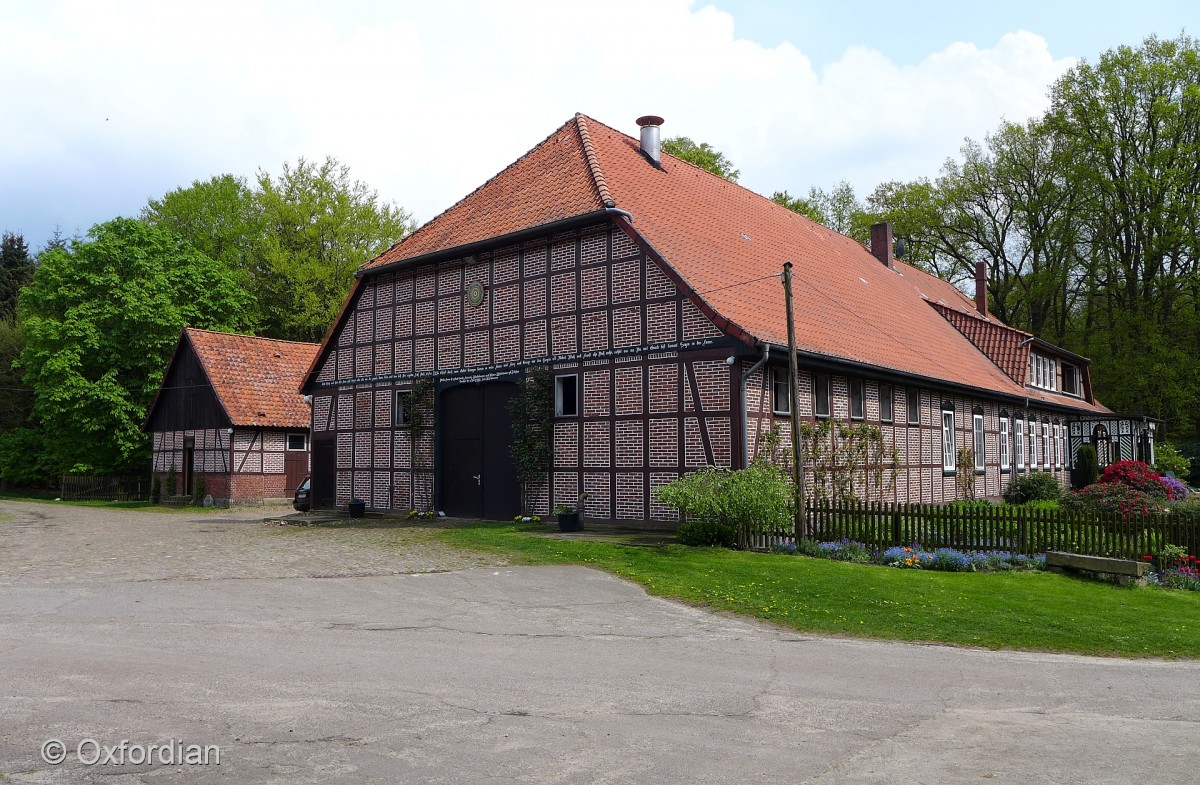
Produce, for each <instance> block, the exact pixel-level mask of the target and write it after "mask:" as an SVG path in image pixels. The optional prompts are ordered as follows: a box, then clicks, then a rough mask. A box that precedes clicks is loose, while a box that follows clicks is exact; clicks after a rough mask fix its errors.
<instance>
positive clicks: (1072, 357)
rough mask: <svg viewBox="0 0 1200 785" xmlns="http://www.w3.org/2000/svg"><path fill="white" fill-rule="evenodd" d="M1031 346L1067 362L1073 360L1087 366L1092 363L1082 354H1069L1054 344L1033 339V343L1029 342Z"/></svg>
mask: <svg viewBox="0 0 1200 785" xmlns="http://www.w3.org/2000/svg"><path fill="white" fill-rule="evenodd" d="M1031 345H1032V346H1036V347H1038V348H1039V349H1045V350H1046V351H1048V352H1053V353H1055V354H1058V355H1061V356H1063V357H1066V358H1067V359H1068V360H1074V361H1075V362H1077V363H1079V364H1081V365H1089V364H1091V362H1092V361H1091V360H1090V359H1089V358H1087V357H1084V356H1083V355H1082V354H1075V352H1069V351H1067V350H1066V349H1064V348H1062V347H1061V346H1055V345H1054V344H1052V343H1050V342H1049V341H1044V340H1042V339H1041V338H1034V339H1033V341H1032V342H1031Z"/></svg>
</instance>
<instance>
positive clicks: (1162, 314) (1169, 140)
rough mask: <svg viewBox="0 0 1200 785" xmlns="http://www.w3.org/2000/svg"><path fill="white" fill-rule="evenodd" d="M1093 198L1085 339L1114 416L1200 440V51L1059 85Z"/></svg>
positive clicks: (1125, 54) (1055, 118) (1080, 169)
mask: <svg viewBox="0 0 1200 785" xmlns="http://www.w3.org/2000/svg"><path fill="white" fill-rule="evenodd" d="M1046 122H1047V125H1048V127H1049V128H1050V129H1051V130H1052V132H1053V133H1054V135H1055V139H1056V143H1057V144H1058V145H1059V146H1060V148H1061V150H1062V152H1063V155H1064V156H1065V158H1066V159H1067V160H1069V161H1070V162H1071V170H1070V175H1069V177H1070V185H1071V187H1072V188H1073V189H1075V190H1077V191H1078V192H1079V193H1081V194H1083V195H1084V196H1085V197H1086V203H1085V204H1084V207H1083V209H1082V210H1081V214H1080V223H1081V224H1082V225H1083V226H1084V227H1085V230H1086V235H1085V236H1084V237H1083V239H1082V241H1081V250H1082V252H1081V256H1082V257H1083V260H1082V262H1081V265H1080V269H1079V271H1078V273H1077V275H1078V277H1079V278H1080V280H1082V281H1083V282H1084V284H1085V286H1086V288H1087V297H1086V299H1085V301H1084V302H1083V303H1082V304H1081V307H1080V312H1081V314H1080V318H1079V319H1077V320H1076V324H1075V329H1074V338H1073V339H1074V340H1075V341H1076V342H1077V343H1078V344H1079V346H1080V347H1081V349H1082V351H1083V352H1084V353H1087V354H1090V355H1092V356H1093V357H1102V358H1104V362H1103V363H1097V371H1098V373H1096V374H1094V381H1095V386H1096V388H1097V391H1098V393H1099V394H1100V396H1101V397H1102V398H1103V399H1104V400H1105V402H1106V403H1107V404H1108V405H1109V406H1112V407H1114V408H1117V409H1125V410H1134V411H1137V410H1140V411H1144V412H1146V413H1148V414H1151V415H1154V416H1158V417H1163V418H1164V419H1166V420H1168V422H1169V423H1171V425H1172V434H1173V435H1175V436H1180V437H1185V438H1186V437H1188V436H1190V435H1194V434H1196V433H1198V432H1200V371H1198V369H1200V249H1198V246H1200V47H1198V46H1197V42H1196V40H1195V39H1192V38H1189V37H1187V36H1184V35H1181V36H1179V37H1178V38H1176V39H1174V40H1162V39H1159V38H1157V37H1156V36H1150V37H1149V38H1147V39H1146V40H1145V41H1144V42H1143V43H1142V45H1141V46H1140V47H1137V48H1133V47H1129V46H1121V47H1118V48H1116V49H1112V50H1110V51H1108V52H1105V53H1104V54H1103V55H1101V57H1100V59H1099V62H1098V63H1096V64H1095V65H1092V64H1090V63H1086V62H1084V63H1081V64H1079V65H1077V66H1076V67H1075V68H1073V69H1071V70H1070V71H1068V72H1067V73H1066V74H1065V75H1063V77H1062V78H1060V79H1059V81H1058V82H1057V83H1056V84H1055V85H1054V88H1053V90H1052V92H1051V108H1050V111H1049V112H1048V114H1047V119H1046Z"/></svg>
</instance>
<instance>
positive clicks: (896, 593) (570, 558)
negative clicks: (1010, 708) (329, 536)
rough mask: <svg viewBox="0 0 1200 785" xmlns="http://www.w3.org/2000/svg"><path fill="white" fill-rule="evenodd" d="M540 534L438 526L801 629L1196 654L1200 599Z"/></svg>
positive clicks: (452, 534)
mask: <svg viewBox="0 0 1200 785" xmlns="http://www.w3.org/2000/svg"><path fill="white" fill-rule="evenodd" d="M544 531H546V529H545V528H544V527H537V526H532V527H531V526H517V525H513V524H478V525H467V526H461V527H454V528H448V529H445V530H441V531H439V532H438V537H440V538H442V539H443V540H445V541H447V542H450V543H452V544H454V545H458V546H462V547H466V548H476V549H482V550H489V551H496V552H500V553H503V554H505V555H506V556H508V557H509V558H511V559H512V560H513V561H514V562H516V563H520V564H584V565H590V566H594V567H598V568H600V569H603V570H607V571H609V572H611V573H613V574H615V575H619V576H621V577H622V578H627V579H629V580H632V581H635V582H637V583H640V584H641V585H642V586H644V587H645V588H646V591H648V592H649V593H651V594H655V595H658V596H661V597H670V598H672V599H676V600H682V601H684V602H688V603H693V604H696V605H702V606H706V607H709V608H714V609H717V610H723V611H732V612H735V613H741V614H745V615H748V616H754V617H757V618H760V619H765V620H767V621H770V622H774V623H776V624H780V625H783V626H785V627H790V628H792V629H794V630H798V631H801V632H816V633H824V634H833V635H850V636H855V637H863V638H885V639H892V640H905V641H929V642H937V643H950V644H959V645H968V646H983V647H986V648H990V649H1028V650H1035V651H1054V652H1073V653H1077V654H1096V655H1106V656H1113V655H1117V656H1126V657H1165V658H1185V657H1186V658H1192V657H1200V592H1186V591H1168V590H1164V589H1155V588H1142V589H1139V588H1121V587H1117V586H1114V585H1110V584H1105V583H1100V582H1096V581H1088V580H1084V579H1080V578H1073V577H1066V576H1061V575H1054V574H1051V573H1045V572H1007V573H951V572H926V571H921V570H899V569H895V568H891V567H876V566H870V565H858V564H847V563H844V562H835V561H829V560H825V559H812V558H807V557H803V556H782V555H776V554H761V553H744V552H735V551H727V550H721V549H710V548H689V547H686V546H682V545H665V546H634V545H619V544H614V543H607V542H594V541H587V540H560V539H550V538H546V537H539V536H537V532H544Z"/></svg>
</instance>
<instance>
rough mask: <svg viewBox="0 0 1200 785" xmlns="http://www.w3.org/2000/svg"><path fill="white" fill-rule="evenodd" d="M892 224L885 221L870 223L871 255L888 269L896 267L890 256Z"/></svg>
mask: <svg viewBox="0 0 1200 785" xmlns="http://www.w3.org/2000/svg"><path fill="white" fill-rule="evenodd" d="M892 247H893V243H892V225H891V224H890V223H887V222H886V221H885V222H883V223H877V224H871V255H872V256H874V257H875V258H876V259H878V260H879V261H881V262H883V264H884V266H886V267H887V268H888V269H890V270H894V269H896V264H895V260H894V259H893V258H892Z"/></svg>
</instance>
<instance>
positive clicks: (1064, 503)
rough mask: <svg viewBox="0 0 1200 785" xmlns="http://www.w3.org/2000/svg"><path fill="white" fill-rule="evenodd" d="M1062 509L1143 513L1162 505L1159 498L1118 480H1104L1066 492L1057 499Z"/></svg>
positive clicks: (1127, 513) (1131, 513) (1152, 510)
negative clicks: (1072, 491)
mask: <svg viewBox="0 0 1200 785" xmlns="http://www.w3.org/2000/svg"><path fill="white" fill-rule="evenodd" d="M1059 505H1060V506H1061V507H1062V508H1063V509H1064V510H1070V511H1073V512H1117V513H1121V514H1122V515H1145V514H1146V513H1150V512H1154V511H1156V510H1157V509H1158V508H1159V507H1161V506H1162V503H1161V500H1160V499H1158V498H1155V497H1154V496H1151V495H1150V494H1148V493H1145V492H1144V491H1140V490H1138V489H1137V488H1133V487H1130V486H1128V485H1125V484H1124V483H1120V482H1104V481H1103V480H1101V481H1100V482H1098V483H1096V484H1095V485H1089V486H1088V487H1086V488H1083V489H1081V490H1078V491H1075V492H1074V493H1068V494H1067V495H1066V496H1064V497H1062V499H1061V500H1060V501H1059Z"/></svg>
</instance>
